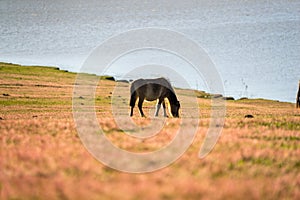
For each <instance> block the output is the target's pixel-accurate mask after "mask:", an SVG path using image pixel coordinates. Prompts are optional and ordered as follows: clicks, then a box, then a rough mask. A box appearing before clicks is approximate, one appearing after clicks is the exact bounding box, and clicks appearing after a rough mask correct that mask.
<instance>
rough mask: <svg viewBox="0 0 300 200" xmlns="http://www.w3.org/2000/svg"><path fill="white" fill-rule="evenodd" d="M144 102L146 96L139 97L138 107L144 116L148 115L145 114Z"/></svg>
mask: <svg viewBox="0 0 300 200" xmlns="http://www.w3.org/2000/svg"><path fill="white" fill-rule="evenodd" d="M143 102H144V98H142V97H139V103H138V107H139V110H140V113H141V116H142V117H146V116H145V115H144V112H143V108H142V107H143Z"/></svg>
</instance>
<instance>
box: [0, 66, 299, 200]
mask: <svg viewBox="0 0 300 200" xmlns="http://www.w3.org/2000/svg"><path fill="white" fill-rule="evenodd" d="M75 79H76V74H75V73H70V72H66V71H61V70H59V69H58V68H52V67H38V66H19V65H14V64H6V63H0V143H1V149H0V198H1V199H83V198H86V197H88V199H299V198H300V159H299V158H300V109H298V110H297V109H296V108H295V105H294V104H291V103H282V102H277V101H270V100H263V99H244V100H236V101H227V102H226V109H227V111H226V122H225V125H224V128H223V132H222V135H221V137H220V140H219V141H218V143H217V145H216V146H215V148H214V149H213V151H212V152H211V153H210V154H209V155H208V156H207V157H206V158H205V159H202V160H200V159H198V152H199V148H200V146H201V144H202V142H203V139H204V135H205V134H206V131H207V130H208V127H209V119H210V109H211V107H210V105H211V101H210V99H209V98H207V97H208V96H209V95H207V94H205V93H202V92H196V96H198V98H197V101H198V103H199V107H200V124H199V129H198V132H197V135H196V138H195V140H194V142H193V144H192V145H191V146H190V148H189V149H188V150H187V152H186V153H185V154H184V155H183V156H182V157H181V158H180V159H178V160H177V161H176V162H175V163H173V164H172V165H170V166H169V167H166V168H164V169H161V170H159V171H156V172H152V173H146V174H128V173H123V172H119V171H115V170H113V169H111V168H108V167H106V166H104V165H103V164H101V163H100V162H98V161H97V160H96V159H94V158H93V157H92V156H91V155H90V154H89V153H88V152H87V150H86V149H85V148H84V146H83V145H82V143H81V140H80V139H79V137H78V135H77V131H76V128H75V123H74V119H73V115H72V92H73V86H74V82H75ZM117 84H119V83H117V82H115V81H111V80H105V77H103V78H102V79H101V80H100V81H99V84H98V88H97V91H96V94H97V96H96V99H95V105H96V111H97V119H98V121H99V123H100V124H101V126H102V127H103V129H104V131H105V133H106V135H107V137H108V138H109V139H110V140H112V142H113V143H116V144H118V145H119V146H120V147H121V148H123V149H126V150H129V151H136V152H145V151H151V150H154V149H158V148H161V147H163V146H164V145H165V144H166V143H167V142H168V141H170V139H171V138H172V137H173V133H174V132H175V131H176V130H177V129H178V126H179V122H180V119H172V118H169V119H167V120H166V123H165V126H166V127H165V128H164V129H163V131H161V132H160V133H159V134H158V135H157V136H155V137H152V138H149V139H145V140H138V139H131V138H130V137H129V136H128V135H124V134H122V130H120V128H119V127H118V126H117V124H116V123H115V121H114V119H113V113H112V111H111V102H112V101H111V99H112V98H113V94H114V88H115V86H116V85H117ZM120 84H122V85H121V86H122V87H124V91H125V93H124V97H123V96H122V95H119V96H120V97H119V98H120V103H121V104H122V105H124V106H123V109H124V111H123V114H124V115H127V114H128V112H127V111H128V110H127V109H129V108H128V101H127V100H128V97H127V96H125V94H126V92H127V91H128V90H129V85H128V84H127V83H120ZM176 92H177V93H178V94H179V95H181V96H185V97H188V95H187V91H185V90H180V89H177V90H176ZM153 106H154V103H148V102H147V103H145V110H146V113H149V112H151V108H152V107H153ZM137 114H138V112H137V110H135V115H136V116H135V117H134V118H133V120H134V121H135V123H137V124H139V125H143V124H147V123H150V119H149V118H147V119H144V118H140V117H138V115H137ZM245 115H252V116H253V117H254V118H245ZM159 119H160V118H159Z"/></svg>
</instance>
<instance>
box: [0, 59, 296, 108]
mask: <svg viewBox="0 0 300 200" xmlns="http://www.w3.org/2000/svg"><path fill="white" fill-rule="evenodd" d="M0 64H6V65H12V66H20V67H45V68H53V69H56V70H60V71H64V72H69V73H75V74H77V73H80V72H76V71H69V70H65V69H62V68H60V67H59V66H51V65H50V66H45V65H30V64H28V65H27V64H19V63H12V62H3V61H0ZM88 74H91V73H88ZM91 75H96V76H99V75H97V74H91ZM102 76H103V77H110V78H109V79H112V78H113V79H114V81H116V82H127V83H130V82H131V81H130V80H126V79H120V80H119V79H116V77H114V76H112V75H109V74H107V75H102ZM100 77H101V76H100ZM175 88H177V87H175ZM178 89H182V90H194V91H199V92H204V93H207V92H206V91H202V90H196V89H190V88H178ZM209 95H210V96H214V95H213V94H209ZM222 96H223V95H222ZM223 98H224V100H234V101H235V100H245V99H249V100H268V101H275V102H281V103H291V104H295V106H296V103H295V102H292V101H291V102H289V101H280V100H278V99H267V98H260V97H257V98H248V97H240V98H237V99H236V98H234V97H231V96H226V95H225V96H223Z"/></svg>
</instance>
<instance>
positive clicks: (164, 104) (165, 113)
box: [162, 101, 168, 117]
mask: <svg viewBox="0 0 300 200" xmlns="http://www.w3.org/2000/svg"><path fill="white" fill-rule="evenodd" d="M162 104H163V108H164V117H168V115H167V111H166V103H165V101H163V102H162Z"/></svg>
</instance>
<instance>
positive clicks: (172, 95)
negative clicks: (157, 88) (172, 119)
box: [167, 89, 178, 103]
mask: <svg viewBox="0 0 300 200" xmlns="http://www.w3.org/2000/svg"><path fill="white" fill-rule="evenodd" d="M167 98H168V99H169V102H170V103H175V102H177V101H178V100H177V97H176V95H175V93H174V92H173V91H172V90H170V89H169V91H168V94H167Z"/></svg>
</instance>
